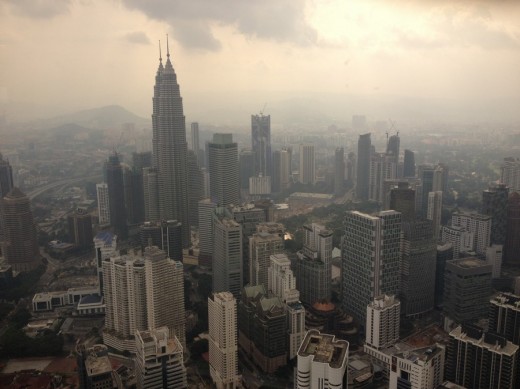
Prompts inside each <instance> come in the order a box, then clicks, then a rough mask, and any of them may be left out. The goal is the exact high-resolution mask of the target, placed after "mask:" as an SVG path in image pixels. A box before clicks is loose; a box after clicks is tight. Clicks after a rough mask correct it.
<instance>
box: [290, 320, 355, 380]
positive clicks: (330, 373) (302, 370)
mask: <svg viewBox="0 0 520 389" xmlns="http://www.w3.org/2000/svg"><path fill="white" fill-rule="evenodd" d="M348 346H349V344H348V342H347V341H346V340H336V339H335V337H334V336H333V335H328V334H322V333H320V332H319V331H317V330H310V331H309V332H307V334H306V335H305V339H304V340H303V342H302V344H301V346H300V348H299V350H298V365H297V376H296V383H295V388H296V389H314V388H320V389H342V388H346V387H347V378H346V376H345V371H346V370H347V363H348Z"/></svg>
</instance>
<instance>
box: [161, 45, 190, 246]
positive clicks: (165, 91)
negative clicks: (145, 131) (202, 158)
mask: <svg viewBox="0 0 520 389" xmlns="http://www.w3.org/2000/svg"><path fill="white" fill-rule="evenodd" d="M152 130H153V138H152V148H153V161H152V162H153V164H152V166H153V167H154V168H155V169H156V171H157V192H158V199H159V218H160V220H178V221H179V222H181V224H182V243H183V247H188V246H189V245H190V240H191V239H190V222H189V217H188V212H189V207H188V178H187V174H188V168H187V144H186V123H185V117H184V113H183V107H182V97H181V94H180V88H179V84H178V83H177V75H176V74H175V70H174V69H173V66H172V63H171V61H170V53H169V51H167V59H166V64H165V65H164V67H163V64H162V58H160V59H159V68H158V69H157V74H156V76H155V86H154V95H153V113H152ZM155 212H157V211H155ZM152 213H153V212H152Z"/></svg>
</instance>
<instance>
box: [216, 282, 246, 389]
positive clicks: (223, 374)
mask: <svg viewBox="0 0 520 389" xmlns="http://www.w3.org/2000/svg"><path fill="white" fill-rule="evenodd" d="M208 323H209V339H208V343H209V369H210V374H211V379H212V380H213V383H214V384H215V386H216V387H217V389H235V388H239V387H240V376H239V375H238V336H237V301H236V299H235V298H234V297H233V295H232V294H231V293H229V292H220V293H215V294H213V295H212V296H210V297H208Z"/></svg>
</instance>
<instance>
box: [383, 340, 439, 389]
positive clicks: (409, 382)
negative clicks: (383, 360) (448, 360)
mask: <svg viewBox="0 0 520 389" xmlns="http://www.w3.org/2000/svg"><path fill="white" fill-rule="evenodd" d="M444 359H445V349H444V347H441V346H438V345H435V346H432V347H425V348H420V349H415V350H412V351H404V352H398V353H395V354H393V355H392V367H391V369H390V377H389V389H401V388H409V389H438V388H439V387H440V385H441V384H442V383H443V377H444Z"/></svg>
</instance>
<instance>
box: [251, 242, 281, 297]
mask: <svg viewBox="0 0 520 389" xmlns="http://www.w3.org/2000/svg"><path fill="white" fill-rule="evenodd" d="M283 249H284V244H283V239H282V238H281V237H280V236H278V235H276V234H268V233H266V232H257V233H255V234H253V236H251V237H249V261H250V264H249V271H250V276H249V282H250V284H251V285H260V284H261V285H264V287H266V289H267V280H268V271H267V269H268V268H269V265H270V257H271V255H273V254H279V253H281V252H283Z"/></svg>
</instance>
